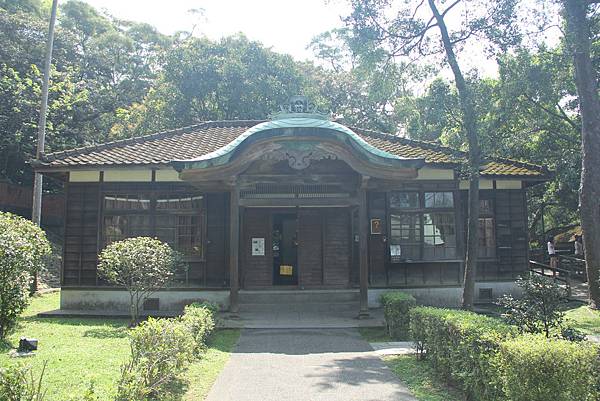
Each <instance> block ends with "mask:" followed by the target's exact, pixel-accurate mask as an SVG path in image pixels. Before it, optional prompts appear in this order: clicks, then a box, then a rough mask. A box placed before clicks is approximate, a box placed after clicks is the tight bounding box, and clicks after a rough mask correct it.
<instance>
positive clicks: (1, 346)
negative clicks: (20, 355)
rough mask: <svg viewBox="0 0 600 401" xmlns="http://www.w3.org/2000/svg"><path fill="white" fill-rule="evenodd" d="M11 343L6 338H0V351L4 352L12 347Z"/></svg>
mask: <svg viewBox="0 0 600 401" xmlns="http://www.w3.org/2000/svg"><path fill="white" fill-rule="evenodd" d="M13 348H14V347H13V345H12V344H11V343H10V341H8V340H0V353H5V352H8V351H10V350H11V349H13Z"/></svg>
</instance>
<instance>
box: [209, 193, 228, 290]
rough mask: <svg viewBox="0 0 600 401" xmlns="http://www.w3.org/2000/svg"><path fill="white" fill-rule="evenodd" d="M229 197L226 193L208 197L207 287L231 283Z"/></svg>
mask: <svg viewBox="0 0 600 401" xmlns="http://www.w3.org/2000/svg"><path fill="white" fill-rule="evenodd" d="M228 213H229V197H228V195H227V194H226V193H215V194H207V196H206V237H207V240H206V285H207V286H208V287H224V286H226V285H228V283H229V269H228V266H229V257H228V256H229V252H228V248H227V246H228V240H227V239H228V238H229V224H228V222H229V219H228V216H227V215H228Z"/></svg>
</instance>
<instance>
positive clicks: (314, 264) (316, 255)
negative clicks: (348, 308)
mask: <svg viewBox="0 0 600 401" xmlns="http://www.w3.org/2000/svg"><path fill="white" fill-rule="evenodd" d="M322 222H323V220H322V210H321V209H300V210H299V211H298V274H299V285H301V286H306V287H310V286H319V285H321V284H323V256H324V255H323V236H322V233H323V232H322V230H323V228H324V227H323V226H322Z"/></svg>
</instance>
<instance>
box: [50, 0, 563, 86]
mask: <svg viewBox="0 0 600 401" xmlns="http://www.w3.org/2000/svg"><path fill="white" fill-rule="evenodd" d="M61 1H62V2H64V1H66V0H61ZM83 1H86V2H87V3H89V4H91V5H92V6H94V7H95V8H96V9H99V10H105V11H106V12H108V13H109V14H111V15H113V16H115V17H117V18H120V19H125V20H132V21H139V22H146V23H149V24H151V25H153V26H155V27H156V28H157V29H158V30H159V31H160V32H162V33H164V34H172V33H174V32H177V31H190V30H192V29H194V35H196V36H206V37H208V38H209V39H213V40H216V39H219V38H221V37H225V36H229V35H233V34H236V33H238V32H242V33H244V34H245V35H246V36H247V37H248V38H249V39H251V40H256V41H259V42H261V43H262V44H263V45H265V46H267V47H271V48H272V50H274V51H276V52H279V53H287V54H290V55H292V57H294V58H295V59H296V60H299V61H304V60H312V61H316V60H315V57H314V55H313V53H312V51H311V50H310V49H307V46H308V45H309V43H310V42H311V40H312V39H313V38H314V37H315V36H316V35H318V34H320V33H323V32H325V31H328V30H331V29H334V28H336V27H341V26H342V21H341V17H342V16H345V15H348V14H349V13H350V7H349V6H348V2H347V1H344V0H83ZM525 3H531V6H533V7H537V4H538V3H535V2H534V0H528V1H526V2H525ZM194 9H202V10H203V11H202V12H201V13H194V12H190V10H194ZM452 14H453V13H452V12H451V13H449V14H448V18H449V20H448V24H449V26H452V24H461V23H462V22H463V21H462V20H461V18H460V15H459V14H457V15H452ZM454 14H456V13H454ZM551 36H552V37H551V38H550V40H549V42H550V44H554V43H556V41H557V35H556V34H552V35H551ZM459 61H460V62H461V65H462V67H463V70H464V71H467V70H469V69H471V68H476V69H477V70H478V71H479V73H480V74H481V75H482V76H495V75H497V65H496V63H495V61H494V60H490V59H488V57H487V56H486V55H485V54H484V48H483V46H482V45H481V44H479V43H477V42H475V43H471V45H470V46H469V50H468V51H465V52H462V53H461V54H459ZM441 74H442V75H443V76H445V77H446V78H451V72H450V70H449V68H443V69H442V71H441Z"/></svg>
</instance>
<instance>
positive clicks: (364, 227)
mask: <svg viewBox="0 0 600 401" xmlns="http://www.w3.org/2000/svg"><path fill="white" fill-rule="evenodd" d="M368 179H369V177H362V182H361V185H360V188H359V190H358V253H359V266H360V269H359V270H360V311H359V313H358V318H359V319H364V318H368V317H369V296H368V285H369V247H368V244H367V239H368V236H369V222H368V216H367V188H366V184H367V181H368Z"/></svg>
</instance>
